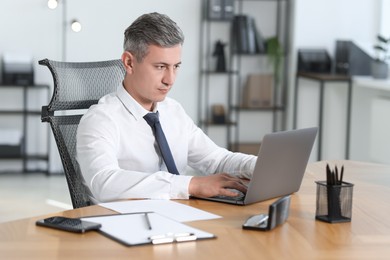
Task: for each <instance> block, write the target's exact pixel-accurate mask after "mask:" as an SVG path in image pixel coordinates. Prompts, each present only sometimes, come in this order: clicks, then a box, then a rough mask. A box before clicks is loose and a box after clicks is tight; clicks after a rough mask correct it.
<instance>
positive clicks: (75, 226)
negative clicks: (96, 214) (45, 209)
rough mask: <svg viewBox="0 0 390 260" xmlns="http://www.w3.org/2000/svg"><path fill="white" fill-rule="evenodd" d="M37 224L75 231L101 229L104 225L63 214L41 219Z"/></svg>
mask: <svg viewBox="0 0 390 260" xmlns="http://www.w3.org/2000/svg"><path fill="white" fill-rule="evenodd" d="M35 224H36V225H37V226H42V227H49V228H55V229H60V230H64V231H69V232H75V233H85V232H87V231H90V230H99V229H100V228H101V227H102V225H101V224H100V223H95V222H90V221H85V220H81V219H79V218H67V217H62V216H56V217H50V218H45V219H40V220H38V221H37V222H35Z"/></svg>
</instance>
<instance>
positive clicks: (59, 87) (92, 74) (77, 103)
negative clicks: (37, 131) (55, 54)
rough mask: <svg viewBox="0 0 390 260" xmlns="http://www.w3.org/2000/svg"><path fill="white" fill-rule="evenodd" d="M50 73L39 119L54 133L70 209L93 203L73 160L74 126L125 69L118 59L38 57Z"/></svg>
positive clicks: (116, 85) (112, 85)
mask: <svg viewBox="0 0 390 260" xmlns="http://www.w3.org/2000/svg"><path fill="white" fill-rule="evenodd" d="M39 64H40V65H44V66H47V67H48V68H49V70H50V72H51V74H52V76H53V81H54V90H53V96H52V98H51V100H50V102H49V104H48V105H47V106H43V107H42V113H41V121H42V122H48V123H49V124H50V126H51V130H52V132H53V135H54V139H55V141H56V144H57V148H58V151H59V154H60V157H61V161H62V166H63V168H64V172H65V177H66V181H67V183H68V188H69V192H70V197H71V200H72V204H73V208H80V207H85V206H88V205H91V204H93V203H92V202H91V200H90V199H89V196H88V194H89V193H90V191H89V189H88V188H87V187H86V186H85V185H84V184H83V182H84V179H83V177H82V174H81V171H80V168H79V165H78V163H77V160H76V133H77V126H78V124H79V122H80V119H81V117H82V116H83V114H84V113H85V112H86V110H87V109H88V108H89V107H90V106H91V105H93V104H96V103H97V102H98V100H99V99H100V98H101V97H102V96H104V95H106V94H108V93H111V92H113V91H115V90H116V88H117V87H118V85H119V84H121V82H122V80H123V78H124V74H125V69H124V67H123V64H122V61H121V60H109V61H98V62H58V61H52V60H48V59H44V60H40V61H39Z"/></svg>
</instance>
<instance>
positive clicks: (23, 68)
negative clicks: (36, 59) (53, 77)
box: [1, 53, 34, 85]
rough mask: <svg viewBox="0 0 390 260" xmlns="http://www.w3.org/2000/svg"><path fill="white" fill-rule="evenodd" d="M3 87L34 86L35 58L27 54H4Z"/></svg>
mask: <svg viewBox="0 0 390 260" xmlns="http://www.w3.org/2000/svg"><path fill="white" fill-rule="evenodd" d="M1 65H2V66H1V67H2V84H3V85H34V69H33V58H32V56H31V55H29V54H26V53H4V54H3V59H2V64H1Z"/></svg>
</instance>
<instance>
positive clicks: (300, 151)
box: [244, 127, 318, 204]
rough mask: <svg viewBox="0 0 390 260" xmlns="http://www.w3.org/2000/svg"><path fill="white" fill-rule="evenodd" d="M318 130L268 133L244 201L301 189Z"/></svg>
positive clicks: (281, 194) (285, 193) (265, 198)
mask: <svg viewBox="0 0 390 260" xmlns="http://www.w3.org/2000/svg"><path fill="white" fill-rule="evenodd" d="M317 131H318V127H312V128H304V129H298V130H291V131H282V132H275V133H271V134H267V135H265V136H264V138H263V141H262V142H261V146H260V150H259V154H258V159H257V162H256V166H255V169H254V172H253V176H252V179H251V182H250V183H249V187H248V191H247V194H246V196H245V202H244V204H250V203H254V202H258V201H262V200H267V199H271V198H275V197H280V196H284V195H288V194H291V193H294V192H296V191H298V190H299V188H300V186H301V183H302V178H303V175H304V173H305V170H306V166H307V162H308V160H309V157H310V153H311V150H312V147H313V144H314V140H315V138H316V135H317Z"/></svg>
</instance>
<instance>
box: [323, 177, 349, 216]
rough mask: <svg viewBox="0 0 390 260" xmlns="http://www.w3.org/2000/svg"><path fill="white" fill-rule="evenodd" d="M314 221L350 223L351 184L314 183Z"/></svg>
mask: <svg viewBox="0 0 390 260" xmlns="http://www.w3.org/2000/svg"><path fill="white" fill-rule="evenodd" d="M316 183H317V201H316V219H318V220H321V221H325V222H328V223H341V222H350V221H351V217H352V192H353V184H352V183H348V182H342V183H341V185H327V183H326V181H316Z"/></svg>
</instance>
